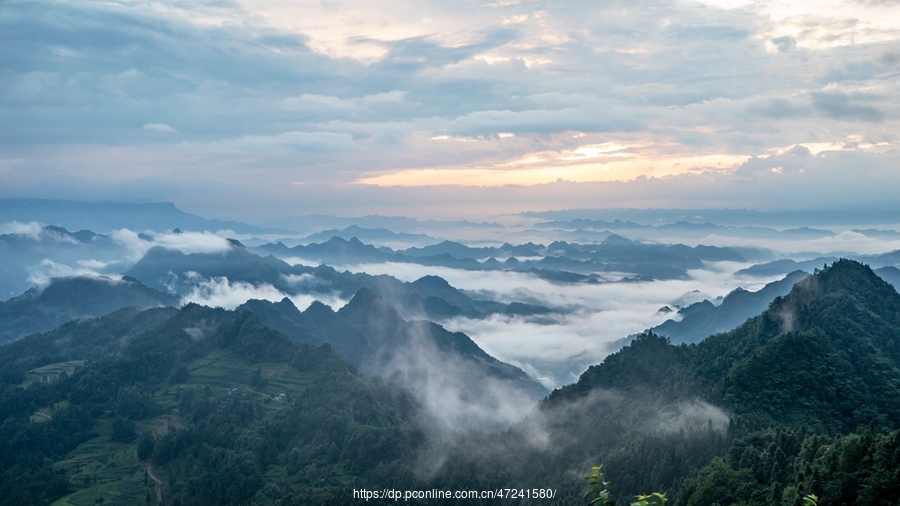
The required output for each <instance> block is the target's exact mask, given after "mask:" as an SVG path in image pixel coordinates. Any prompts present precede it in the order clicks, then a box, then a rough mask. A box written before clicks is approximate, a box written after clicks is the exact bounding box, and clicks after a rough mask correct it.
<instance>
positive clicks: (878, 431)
mask: <svg viewBox="0 0 900 506" xmlns="http://www.w3.org/2000/svg"><path fill="white" fill-rule="evenodd" d="M860 427H865V428H866V429H864V430H862V431H861V432H860V429H859V428H860ZM898 428H900V295H898V294H897V292H896V291H895V290H894V289H893V287H891V286H890V285H889V284H887V283H886V282H884V281H883V280H882V279H880V278H879V277H878V276H876V275H875V274H874V273H873V272H872V271H871V270H870V269H869V268H868V267H866V266H864V265H861V264H859V263H856V262H853V261H848V260H841V261H838V262H836V263H835V264H833V265H832V266H830V267H828V268H826V269H824V270H822V271H818V272H816V273H815V274H814V275H812V276H810V277H809V278H807V279H806V280H803V281H801V282H799V283H798V284H797V285H795V287H794V288H793V290H792V291H791V292H790V293H789V294H788V295H787V296H785V297H779V298H777V299H776V300H775V301H774V302H773V303H772V304H771V306H770V307H769V309H767V310H766V311H765V312H764V313H762V314H761V315H759V316H757V317H755V318H752V319H750V320H748V321H747V322H746V323H744V324H743V325H741V326H740V327H738V328H737V329H735V330H734V331H731V332H728V333H723V334H718V335H716V336H712V337H709V338H707V339H706V340H704V341H703V342H701V343H699V344H694V345H680V346H673V345H671V344H669V343H668V342H667V340H666V339H665V338H661V337H659V336H656V335H653V334H645V335H643V336H640V337H639V338H637V339H636V340H635V341H634V342H633V343H632V344H631V345H629V346H627V347H625V348H623V349H622V350H621V351H620V352H618V353H616V354H613V355H611V356H609V357H607V359H606V360H605V361H604V362H603V363H602V364H600V365H596V366H592V367H591V368H590V369H589V370H588V371H586V372H585V373H584V374H583V375H582V377H581V378H580V380H579V381H578V382H577V383H575V384H573V385H569V386H567V387H564V388H561V389H559V390H557V391H555V392H553V393H552V394H551V395H550V396H549V397H548V398H547V399H546V400H545V401H544V402H543V403H542V404H541V406H540V408H539V410H537V411H536V412H535V413H533V414H532V416H531V417H530V418H529V420H526V421H525V422H524V423H522V424H520V425H518V426H516V427H515V428H513V430H511V431H509V432H508V433H505V434H494V435H486V436H478V437H474V436H473V437H470V438H469V439H466V440H464V441H463V442H461V443H459V444H458V445H457V447H456V448H458V449H459V450H458V451H457V450H452V451H451V452H450V453H451V456H450V457H449V458H447V459H446V464H445V466H444V467H443V470H442V472H441V473H439V474H437V475H436V477H435V481H436V482H437V483H440V484H442V485H447V486H459V485H460V484H462V483H478V484H479V485H480V486H483V487H487V488H489V487H490V486H492V485H498V484H499V483H501V482H504V481H507V482H509V481H511V482H522V483H558V484H561V488H562V490H564V491H567V492H564V495H563V497H567V498H569V500H570V501H573V502H574V501H577V500H578V499H577V497H578V492H579V490H581V489H582V487H583V482H580V483H579V480H577V479H575V478H576V477H577V476H578V475H577V473H576V474H572V472H571V471H570V470H572V469H585V470H586V469H589V467H588V466H589V465H591V463H593V464H596V463H600V462H603V463H604V464H605V465H606V469H607V471H608V476H609V479H610V480H611V481H612V482H613V484H614V485H613V489H612V490H613V492H614V493H615V494H616V495H617V497H619V499H627V498H628V496H630V495H634V494H637V493H647V492H650V491H654V490H658V491H666V492H668V493H669V497H671V498H674V499H675V503H676V504H690V505H692V506H700V505H709V506H712V505H714V504H722V505H724V504H757V505H768V504H785V505H788V504H790V505H796V504H799V499H800V497H801V496H802V495H805V494H807V493H814V494H817V495H819V496H820V497H821V501H820V504H822V505H832V504H834V505H836V504H859V505H862V504H877V502H872V501H873V500H874V499H878V500H881V501H888V502H886V504H894V503H896V501H897V500H898V496H897V495H891V494H894V493H895V492H898V491H900V489H898V486H897V483H900V482H898V481H897V478H898V475H897V469H898V468H897V465H896V464H897V463H900V446H898V441H900V433H898V432H897V429H898ZM892 431H893V432H892ZM484 448H492V449H493V451H490V452H488V451H484V450H483V449H484ZM478 449H481V450H478ZM472 453H477V454H478V455H479V456H480V457H479V458H477V459H474V458H472V457H471V456H470V454H472ZM492 469H493V470H502V471H492ZM583 474H586V473H583ZM583 474H582V475H583Z"/></svg>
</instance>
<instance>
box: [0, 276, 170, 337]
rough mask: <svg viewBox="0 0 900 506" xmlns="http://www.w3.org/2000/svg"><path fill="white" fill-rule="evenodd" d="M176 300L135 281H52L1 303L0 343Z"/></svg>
mask: <svg viewBox="0 0 900 506" xmlns="http://www.w3.org/2000/svg"><path fill="white" fill-rule="evenodd" d="M178 302H179V299H178V297H173V296H171V295H169V294H166V293H162V292H159V291H157V290H154V289H152V288H149V287H147V286H144V285H143V284H141V283H140V282H138V281H137V280H136V279H133V278H128V277H125V278H122V279H120V280H114V279H110V278H105V277H84V276H82V277H70V278H55V279H52V280H51V281H50V282H49V283H48V284H47V285H46V286H36V287H33V288H32V289H30V290H28V291H27V292H25V293H24V294H22V295H20V296H18V297H13V298H12V299H9V300H7V301H4V302H0V343H6V342H10V341H15V340H16V339H19V338H21V337H24V336H26V335H29V334H34V333H40V332H47V331H50V330H53V329H55V328H56V327H58V326H60V325H62V324H63V323H66V322H69V321H72V320H78V319H81V318H90V317H97V316H103V315H105V314H108V313H112V312H113V311H116V310H118V309H122V308H126V307H137V308H151V307H161V306H175V305H178Z"/></svg>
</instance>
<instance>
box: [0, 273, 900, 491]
mask: <svg viewBox="0 0 900 506" xmlns="http://www.w3.org/2000/svg"><path fill="white" fill-rule="evenodd" d="M798 275H799V274H798ZM736 300H737V299H736ZM723 304H724V302H723ZM258 315H259V316H258ZM265 321H268V322H270V323H269V324H266V323H264V322H265ZM269 325H271V326H281V327H282V328H284V331H279V330H275V329H272V328H270V327H269ZM285 332H286V333H289V334H292V335H293V339H292V338H290V337H288V335H286V333H285ZM298 341H305V342H298ZM320 342H321V343H322V344H318V343H320ZM332 342H333V344H332ZM311 343H314V344H311ZM410 349H418V350H420V351H424V352H427V353H434V354H435V355H434V357H433V358H434V359H433V360H432V361H431V362H430V363H429V362H428V361H427V360H426V361H425V362H423V361H422V360H421V357H420V356H419V353H418V352H417V353H413V354H411V357H410V358H412V359H413V362H410V363H407V364H406V365H409V364H423V363H425V364H427V365H428V367H431V366H437V367H438V368H439V370H440V369H441V368H442V369H444V370H447V371H448V372H449V371H452V372H453V375H454V379H453V381H471V383H467V384H466V386H465V388H460V389H459V393H458V394H454V395H450V396H447V391H446V387H447V385H448V384H446V383H440V382H439V383H437V384H434V385H433V386H435V387H437V388H434V389H429V388H425V389H421V390H419V391H416V390H415V385H416V383H420V384H428V381H429V380H428V379H427V378H423V376H422V370H423V369H416V368H415V367H406V368H404V367H391V365H392V364H394V365H396V364H398V363H401V364H402V363H403V360H400V362H398V361H397V357H398V356H401V357H402V355H403V352H404V350H410ZM382 350H384V351H382ZM342 355H343V356H342ZM392 355H393V356H392ZM344 357H349V358H348V359H345V358H344ZM354 363H355V364H356V365H353V364H354ZM458 364H463V367H464V368H463V369H460V370H453V367H455V366H457V365H458ZM0 370H2V371H3V373H2V375H0V382H2V384H0V413H2V415H3V418H4V420H5V422H4V424H3V428H2V430H0V448H2V451H0V463H2V464H3V467H2V470H3V471H2V472H3V480H0V492H2V494H0V504H33V503H36V502H41V501H45V502H50V501H52V500H55V499H57V498H60V497H63V496H66V497H69V499H66V500H67V501H70V502H71V503H73V504H75V503H83V502H85V501H87V502H88V503H91V502H94V503H96V502H98V500H99V499H100V498H101V497H103V498H104V499H105V501H108V502H116V501H117V502H121V503H130V504H142V503H144V504H146V503H151V502H152V501H153V495H154V494H155V492H156V490H155V485H153V482H151V481H145V480H143V479H142V478H140V477H141V476H143V472H144V469H149V470H151V471H153V472H154V473H155V475H156V476H159V477H160V481H161V483H162V485H161V487H160V490H159V491H160V493H161V495H162V498H163V500H164V502H174V501H175V500H178V501H180V502H181V503H182V504H189V503H197V504H226V503H227V504H252V505H257V504H260V505H261V504H319V503H323V502H324V503H335V504H343V503H350V502H354V503H356V502H358V500H356V499H352V497H353V496H352V493H351V492H352V489H354V488H356V489H361V488H366V489H371V490H381V489H383V488H398V489H401V490H402V489H408V490H431V489H441V490H444V489H450V490H497V489H498V488H504V487H505V486H508V485H509V486H514V485H513V484H522V485H524V484H528V486H529V487H530V488H539V489H541V490H545V489H552V490H553V494H554V500H553V501H554V502H558V503H576V502H578V501H582V500H583V499H582V494H583V488H584V480H583V478H582V477H583V476H585V475H586V474H588V473H589V472H590V466H591V465H596V464H598V463H601V462H602V463H603V464H604V470H605V471H607V473H608V476H609V479H610V481H611V482H612V483H613V485H612V488H611V490H612V492H613V494H614V496H615V497H616V498H618V499H619V500H626V499H627V498H628V497H629V496H630V497H633V496H634V494H638V493H648V492H650V491H660V492H666V493H667V495H668V497H669V498H670V499H671V501H672V503H673V504H676V505H697V506H706V505H708V506H713V505H714V504H747V505H748V506H749V505H753V506H756V505H768V504H798V503H799V502H800V498H801V497H802V496H804V495H806V494H815V495H817V496H818V497H819V504H821V505H823V506H830V505H838V504H852V505H863V504H879V503H884V502H885V501H892V500H895V499H896V497H897V494H898V493H900V488H898V487H900V485H898V483H900V481H898V480H897V478H896V473H897V469H898V466H897V465H896V463H897V462H900V460H898V459H900V431H898V429H900V295H898V293H897V291H896V290H894V288H893V287H892V286H891V285H889V284H888V283H886V282H885V281H883V280H882V279H881V278H879V277H878V276H877V275H875V273H874V272H873V271H872V270H871V269H870V268H868V267H866V266H864V265H862V264H859V263H856V262H854V261H850V260H839V261H837V262H835V263H833V264H832V265H830V266H828V267H826V268H824V269H821V270H816V271H814V273H813V274H812V275H810V276H808V277H805V278H804V279H802V280H801V281H799V282H797V283H795V284H794V286H793V288H792V289H791V290H790V292H789V293H787V294H786V295H784V296H778V297H776V298H775V299H774V300H773V301H772V302H771V304H770V305H769V307H768V308H767V309H766V310H765V311H763V312H762V313H761V314H760V315H758V316H755V317H753V318H750V319H749V320H748V321H746V322H744V323H743V324H741V325H740V326H738V327H737V328H736V329H734V330H731V331H729V332H722V333H718V334H716V335H713V336H710V337H708V338H707V339H705V340H703V341H701V342H699V343H697V344H690V345H686V344H681V345H673V344H671V343H669V342H668V340H667V339H666V338H663V337H660V336H658V335H656V334H654V333H646V334H644V335H642V336H640V337H638V338H637V339H635V340H634V341H633V342H632V343H631V344H630V345H628V346H626V347H624V348H623V349H622V350H621V351H619V352H617V353H615V354H613V355H610V356H609V357H607V358H606V359H605V360H604V361H603V362H602V363H601V364H598V365H595V366H592V367H591V368H589V369H588V370H587V371H586V372H585V373H584V374H583V375H582V376H581V378H580V379H579V380H578V382H577V383H574V384H572V385H569V386H566V387H563V388H561V389H558V390H556V391H554V392H552V393H551V394H550V395H549V396H548V397H547V398H546V399H544V400H543V401H541V402H540V403H539V405H538V407H537V408H536V409H535V410H533V411H531V413H530V414H529V415H528V416H527V417H525V419H524V420H523V421H522V422H519V423H517V424H514V425H513V426H511V427H510V428H509V429H508V430H504V431H488V432H484V431H455V430H452V424H451V427H450V428H448V427H447V425H446V424H445V422H442V421H441V420H442V419H441V416H443V415H445V414H446V413H442V412H440V411H436V410H435V406H436V404H432V403H431V400H430V398H429V397H428V396H429V395H433V396H434V397H433V398H432V399H433V400H437V401H443V402H445V403H446V404H447V405H448V407H450V408H454V409H463V408H464V407H461V406H460V404H459V403H468V402H472V401H475V402H476V403H477V401H478V400H479V399H483V398H486V397H480V396H479V394H478V393H477V391H478V389H483V390H484V391H486V392H487V393H488V394H489V393H490V391H491V390H493V388H494V386H495V385H496V384H497V383H493V380H497V381H508V382H512V383H516V382H517V381H519V378H521V377H522V373H521V371H518V372H517V371H516V370H515V369H514V368H511V367H510V366H504V365H503V364H500V363H498V362H496V361H493V360H491V359H490V358H489V357H487V356H486V355H485V354H484V353H483V351H481V350H480V349H478V347H477V346H475V345H474V343H472V342H471V341H470V340H468V339H467V338H465V336H463V335H461V334H454V333H450V332H447V331H444V330H442V329H441V328H440V327H438V326H436V325H434V324H430V323H428V322H415V321H406V320H404V319H403V318H402V317H401V316H400V314H399V313H397V312H396V311H392V308H391V307H390V305H389V304H387V303H386V299H384V298H383V297H380V296H379V295H378V294H376V293H375V292H373V291H370V290H359V291H358V292H357V293H356V295H355V296H354V297H353V299H352V300H351V302H350V303H348V304H347V305H346V306H345V307H344V308H342V309H341V310H339V311H332V310H331V309H330V308H328V307H326V306H324V305H321V304H319V305H314V306H311V307H310V308H309V309H307V310H305V311H299V310H297V308H296V307H292V306H291V304H289V301H281V302H279V303H270V302H264V301H251V302H250V303H248V304H247V305H246V306H245V307H243V308H241V310H239V311H227V310H224V309H211V308H206V307H201V306H198V305H195V304H188V305H186V306H184V307H182V308H181V309H174V308H155V309H146V310H139V309H135V308H126V309H121V310H118V311H116V312H114V313H112V314H109V315H106V316H103V317H100V318H95V319H89V320H80V321H76V322H71V323H67V324H64V325H62V326H61V327H59V328H57V329H56V330H53V331H51V332H48V333H45V334H38V335H32V336H29V337H26V338H24V339H21V340H18V341H16V342H14V343H11V344H8V345H6V346H2V347H0ZM357 370H359V371H360V372H361V373H362V374H360V373H357V372H356V371H357ZM429 370H430V369H429ZM472 371H480V372H478V373H477V374H473V372H472ZM457 374H462V376H463V377H462V378H459V377H456V375H457ZM467 375H468V376H467ZM385 379H386V380H389V381H385ZM487 379H490V381H488V380H487ZM404 384H405V386H403V385H404ZM450 385H451V386H453V384H450ZM24 386H27V387H28V388H22V387H24ZM410 392H411V393H410ZM488 398H489V397H488ZM498 407H499V406H496V405H492V406H491V407H490V408H488V409H485V411H488V412H490V411H491V409H495V410H496V409H497V408H498ZM29 442H32V443H29ZM136 459H140V460H136ZM141 462H143V464H141ZM142 466H144V468H142ZM57 471H58V472H57ZM495 501H496V500H482V499H476V500H472V501H470V502H471V503H472V504H488V503H493V502H495ZM372 502H373V503H376V504H386V503H388V502H392V501H383V500H374V501H372Z"/></svg>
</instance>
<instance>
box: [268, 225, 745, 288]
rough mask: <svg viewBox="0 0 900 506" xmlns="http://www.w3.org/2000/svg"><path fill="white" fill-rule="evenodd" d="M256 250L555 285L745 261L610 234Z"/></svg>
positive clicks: (681, 274)
mask: <svg viewBox="0 0 900 506" xmlns="http://www.w3.org/2000/svg"><path fill="white" fill-rule="evenodd" d="M256 250H257V251H260V252H262V253H264V254H270V255H275V256H278V257H281V258H287V257H299V258H303V259H306V260H311V261H317V262H325V263H329V264H336V265H346V264H354V263H365V262H401V263H415V264H420V265H427V266H441V267H451V268H454V269H464V270H512V271H519V272H531V273H533V274H534V275H536V276H538V277H541V278H544V279H547V280H548V281H554V282H560V283H575V282H584V281H589V280H591V279H593V280H594V281H596V277H591V276H590V275H591V274H594V273H600V272H616V273H622V272H624V273H630V274H632V275H634V276H638V277H641V278H642V279H686V278H688V277H689V275H688V273H687V271H688V270H689V269H702V268H703V262H704V261H745V258H744V257H743V256H742V255H741V254H740V253H739V252H737V251H735V250H733V249H729V248H718V247H713V246H696V247H690V246H685V245H683V244H675V245H661V244H645V243H641V242H638V241H631V240H629V239H626V238H624V237H621V236H618V235H616V234H611V235H609V236H608V237H607V238H606V239H605V240H604V241H603V242H601V243H599V244H578V243H567V242H565V241H555V242H553V243H551V244H550V245H548V246H544V245H543V244H534V243H531V242H529V243H526V244H520V245H512V244H508V243H507V244H503V245H502V246H499V247H471V246H467V245H464V244H461V243H458V242H453V241H443V242H441V243H439V244H434V245H430V246H424V247H412V248H407V249H405V250H398V251H394V250H392V249H390V248H387V247H380V248H376V247H375V246H372V245H371V244H364V243H363V242H361V241H360V240H359V239H358V238H356V237H350V238H349V239H345V238H344V237H341V236H340V235H335V236H333V237H331V238H330V239H328V240H327V241H324V242H321V243H312V244H308V245H299V246H294V247H288V246H285V245H284V244H283V243H281V242H278V243H274V244H272V243H270V244H264V245H262V246H259V247H257V248H256ZM516 257H523V258H522V259H519V258H516ZM560 273H562V274H560ZM566 274H568V276H567V275H566Z"/></svg>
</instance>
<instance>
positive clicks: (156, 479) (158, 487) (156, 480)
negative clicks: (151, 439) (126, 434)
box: [134, 446, 162, 504]
mask: <svg viewBox="0 0 900 506" xmlns="http://www.w3.org/2000/svg"><path fill="white" fill-rule="evenodd" d="M134 460H136V461H137V463H138V464H140V465H141V467H143V468H144V471H147V476H149V477H150V479H151V480H153V482H154V483H156V502H157V503H159V504H162V480H161V479H159V476H156V473H155V472H153V464H151V463H150V462H149V461H148V462H141V460H140V459H139V458H138V456H137V446H135V447H134Z"/></svg>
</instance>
